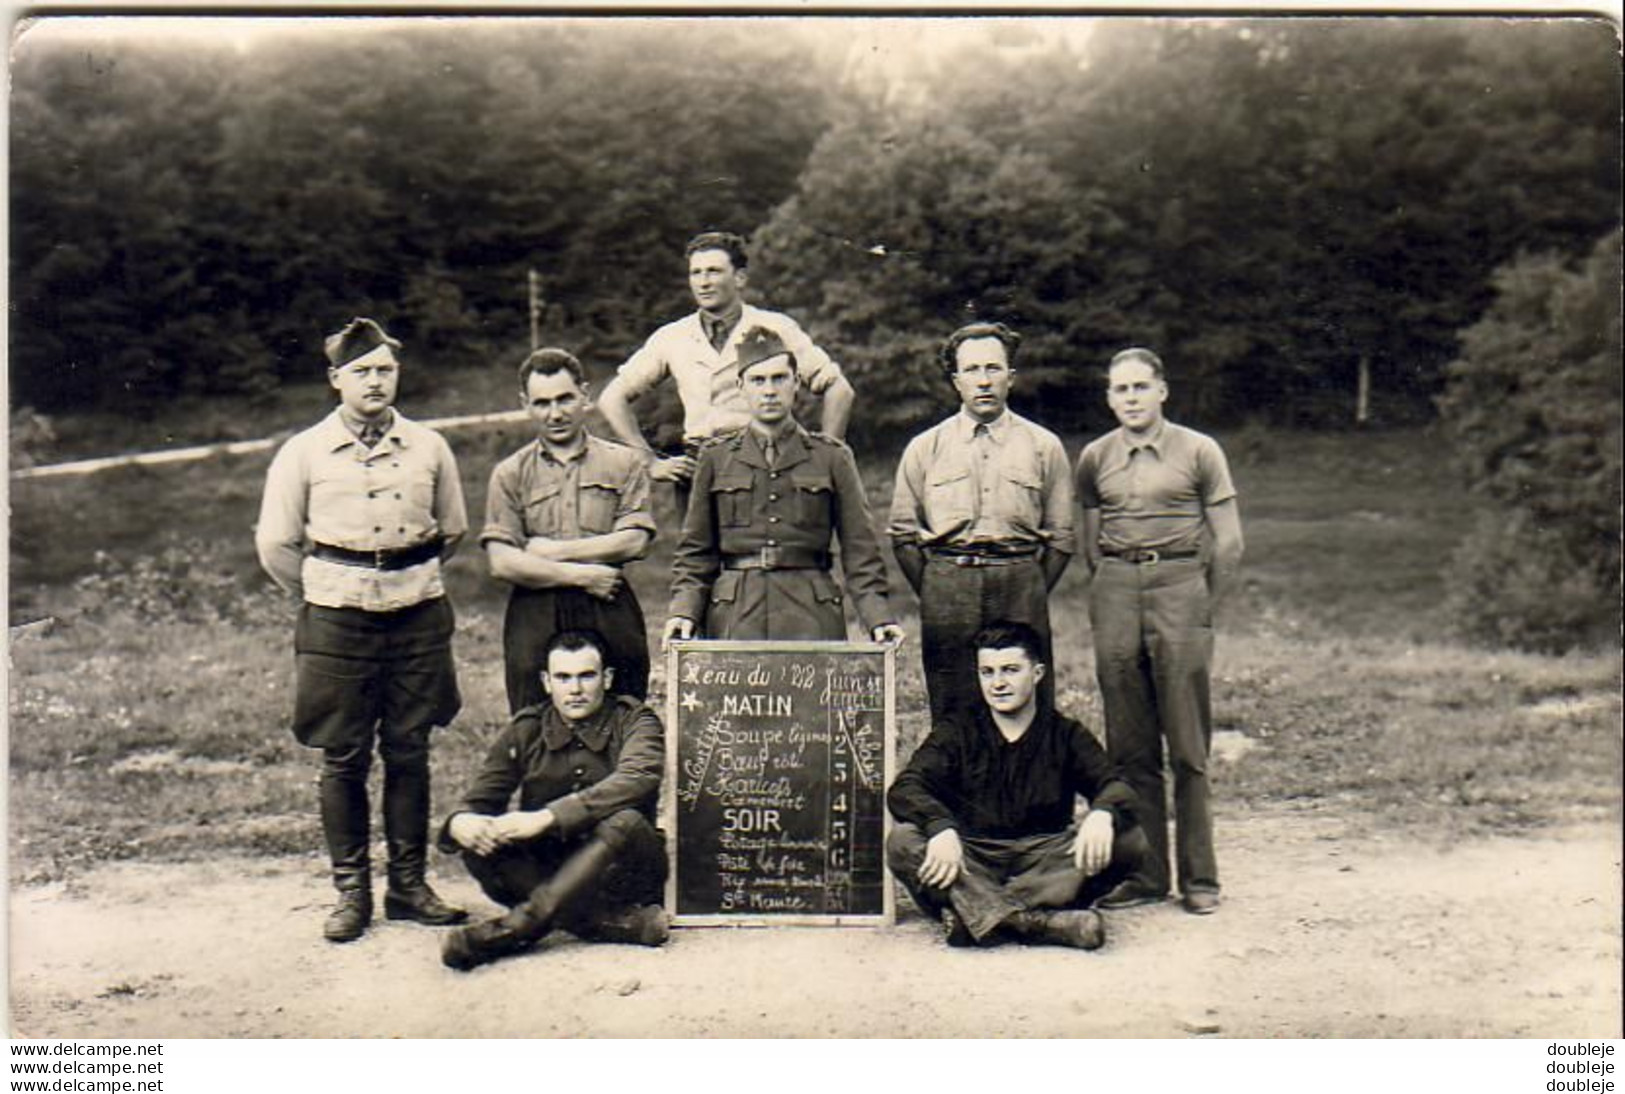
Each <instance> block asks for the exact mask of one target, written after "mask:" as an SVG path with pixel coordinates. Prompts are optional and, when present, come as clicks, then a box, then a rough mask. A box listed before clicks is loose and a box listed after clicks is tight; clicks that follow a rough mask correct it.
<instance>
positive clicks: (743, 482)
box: [711, 478, 756, 528]
mask: <svg viewBox="0 0 1625 1094" xmlns="http://www.w3.org/2000/svg"><path fill="white" fill-rule="evenodd" d="M711 503H712V504H713V505H714V506H716V514H717V523H718V524H719V525H721V526H722V527H724V528H743V527H745V526H746V525H748V524H750V522H751V518H752V515H753V511H754V509H755V508H756V504H755V494H754V492H753V491H752V490H751V481H750V479H748V478H720V479H717V480H716V481H715V482H713V483H712V484H711Z"/></svg>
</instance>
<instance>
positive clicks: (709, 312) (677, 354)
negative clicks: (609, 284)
mask: <svg viewBox="0 0 1625 1094" xmlns="http://www.w3.org/2000/svg"><path fill="white" fill-rule="evenodd" d="M684 255H685V256H686V258H687V260H688V287H689V291H690V292H691V293H693V295H694V303H695V304H697V305H698V306H699V310H698V311H696V312H694V313H693V314H691V315H686V316H684V317H683V318H681V319H679V320H677V321H675V322H672V323H667V324H666V325H665V326H663V327H661V328H660V329H659V330H657V331H655V332H654V333H653V334H651V335H650V336H649V340H648V341H647V342H645V343H644V344H643V346H642V348H640V349H639V350H638V351H637V352H636V353H634V354H633V355H632V356H631V357H629V358H627V360H626V363H625V364H623V365H622V366H621V367H620V369H619V371H618V372H617V373H616V376H615V378H614V379H613V380H611V381H610V382H609V384H608V385H607V386H605V388H604V390H603V392H602V394H600V396H599V398H598V409H599V410H600V411H602V412H603V415H604V420H605V421H606V422H608V423H609V427H610V428H611V429H613V430H614V431H615V435H616V436H617V437H619V438H620V439H621V440H622V441H623V442H625V443H626V444H629V445H631V446H632V447H633V448H637V449H641V450H642V451H644V452H646V453H648V455H649V458H650V460H651V462H650V464H649V476H650V478H652V479H654V480H655V481H656V482H669V483H672V484H673V486H674V487H675V488H676V491H677V517H678V519H679V520H681V519H682V516H683V513H684V511H685V510H687V508H688V485H689V483H690V482H691V481H692V480H693V478H694V467H695V459H696V455H697V453H698V451H699V446H700V444H701V443H702V442H704V441H707V440H710V439H711V438H712V437H716V436H718V435H720V434H723V433H728V432H731V431H733V430H736V429H742V428H744V426H745V425H746V423H748V422H749V421H750V410H749V409H748V408H747V407H746V405H745V402H744V399H743V397H742V396H741V394H740V388H739V360H740V359H739V349H740V343H741V341H742V339H743V337H744V334H745V332H746V331H748V330H751V329H753V328H757V327H763V328H766V329H768V330H770V331H772V332H773V333H774V334H775V335H777V336H778V338H779V339H780V340H781V341H782V342H783V343H784V344H785V346H786V347H787V349H788V351H789V352H790V353H793V354H794V355H795V358H796V366H797V372H798V374H799V376H800V382H801V384H802V386H804V387H805V388H806V389H807V390H808V391H811V392H812V393H813V394H815V395H819V396H821V397H822V398H823V406H824V409H823V418H822V422H821V432H823V433H824V434H825V435H827V436H829V437H833V438H834V439H835V440H840V439H842V438H843V437H845V436H846V423H847V419H848V417H849V416H850V415H851V413H852V385H851V384H849V383H847V381H846V377H845V376H843V375H842V374H841V369H840V367H839V366H838V365H836V364H835V362H834V361H832V360H830V358H829V355H828V354H826V353H825V352H824V351H823V350H821V349H819V348H818V347H817V346H816V345H814V344H813V342H812V339H810V338H808V337H807V335H806V333H805V332H803V331H802V329H801V327H800V326H798V325H797V323H796V321H795V320H794V319H791V318H790V317H789V316H788V315H782V314H780V313H779V312H773V311H767V310H765V309H763V308H757V307H753V306H752V305H750V304H747V303H745V299H744V292H745V283H746V280H747V277H748V273H747V270H746V266H747V265H748V263H749V261H750V259H749V256H748V254H747V253H746V250H745V241H744V240H743V239H741V238H740V237H739V236H737V235H734V234H733V233H732V232H704V233H702V234H700V235H697V236H695V237H694V238H693V239H691V240H689V242H688V246H687V247H686V248H685V249H684ZM668 378H670V379H672V380H674V381H676V383H677V394H678V395H679V396H680V397H681V398H682V401H683V448H684V450H683V452H682V453H681V454H679V455H675V456H658V455H656V454H655V451H654V449H653V448H651V447H650V445H649V442H648V440H647V439H646V438H645V437H644V435H643V430H642V428H641V427H640V426H639V424H638V417H637V414H636V412H634V411H633V409H632V406H631V404H632V403H633V402H635V401H636V400H637V399H638V398H639V397H640V396H642V395H644V394H646V393H647V392H649V391H651V390H653V389H654V388H655V387H656V386H657V385H658V384H660V383H662V382H663V381H665V380H666V379H668Z"/></svg>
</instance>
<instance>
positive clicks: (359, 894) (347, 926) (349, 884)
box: [322, 870, 372, 942]
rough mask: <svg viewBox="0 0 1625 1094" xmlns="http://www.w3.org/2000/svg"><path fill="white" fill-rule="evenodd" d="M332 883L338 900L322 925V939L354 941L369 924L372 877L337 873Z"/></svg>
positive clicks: (363, 872)
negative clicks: (336, 891) (337, 894)
mask: <svg viewBox="0 0 1625 1094" xmlns="http://www.w3.org/2000/svg"><path fill="white" fill-rule="evenodd" d="M333 884H334V886H335V887H336V888H337V889H338V891H339V899H338V903H337V904H335V905H333V910H332V912H330V913H328V916H327V922H325V923H323V924H322V937H324V938H326V939H327V940H328V941H329V942H354V941H355V940H356V939H358V938H360V937H361V936H362V934H363V933H365V932H366V930H367V926H368V924H370V923H371V922H372V876H371V875H370V874H368V873H367V872H366V871H365V870H363V871H361V872H360V873H354V872H350V873H340V874H336V875H335V876H334V878H333Z"/></svg>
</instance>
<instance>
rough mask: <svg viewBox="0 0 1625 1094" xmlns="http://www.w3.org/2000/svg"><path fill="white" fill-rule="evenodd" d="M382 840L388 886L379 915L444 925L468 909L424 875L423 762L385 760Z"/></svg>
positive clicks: (426, 807)
mask: <svg viewBox="0 0 1625 1094" xmlns="http://www.w3.org/2000/svg"><path fill="white" fill-rule="evenodd" d="M384 839H385V842H386V843H387V844H388V847H389V888H388V889H387V890H386V891H385V893H384V915H385V916H386V917H387V918H389V919H404V920H410V921H411V922H414V923H426V924H428V925H429V926H431V927H447V926H450V925H452V924H454V923H461V922H463V921H464V920H465V919H467V918H468V913H467V912H465V911H463V909H461V908H456V907H453V906H452V905H450V904H447V903H446V902H445V901H443V900H441V899H440V897H439V895H438V894H436V893H435V891H434V890H433V889H431V888H429V884H428V882H427V881H425V880H424V870H425V868H426V867H427V865H428V847H429V768H428V763H427V760H426V759H425V760H423V761H422V762H399V763H391V762H389V761H388V760H386V761H385V766H384Z"/></svg>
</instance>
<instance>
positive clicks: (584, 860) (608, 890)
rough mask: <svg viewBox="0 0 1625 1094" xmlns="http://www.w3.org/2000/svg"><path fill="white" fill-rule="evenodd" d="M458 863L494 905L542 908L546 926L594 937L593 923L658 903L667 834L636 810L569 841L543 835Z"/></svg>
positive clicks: (606, 820) (662, 890) (625, 811)
mask: <svg viewBox="0 0 1625 1094" xmlns="http://www.w3.org/2000/svg"><path fill="white" fill-rule="evenodd" d="M463 863H464V865H466V866H467V867H468V872H469V873H470V874H471V875H473V877H474V880H476V881H478V882H479V883H480V888H481V889H483V890H485V895H486V896H488V897H490V898H491V899H492V900H494V901H496V902H497V903H498V904H501V905H503V906H504V907H508V908H516V907H519V906H520V905H523V904H527V903H529V904H535V905H539V906H543V907H545V908H546V909H547V910H548V912H549V917H550V925H551V926H557V927H563V928H565V929H566V930H569V931H573V932H575V933H577V934H591V933H592V929H593V925H594V924H595V923H596V921H597V920H599V919H601V918H603V917H606V916H612V915H614V914H615V913H617V912H619V911H623V910H624V909H626V908H627V907H629V906H631V905H635V904H659V903H661V902H662V900H663V898H664V895H665V885H666V847H665V839H664V837H663V836H662V835H661V834H660V830H659V829H657V828H655V826H654V825H652V824H650V823H649V820H648V818H647V817H645V816H644V815H643V814H642V813H639V812H638V811H637V810H635V809H623V810H621V811H620V812H618V813H615V814H613V815H611V816H609V817H606V818H604V819H603V820H602V821H599V822H598V824H597V825H595V826H594V827H593V829H592V830H591V831H590V832H588V833H586V834H585V835H583V836H579V837H576V838H573V839H569V840H559V839H552V838H549V837H543V838H542V839H539V840H536V841H534V842H531V843H527V844H521V845H512V846H508V847H504V848H502V849H501V850H499V851H497V852H496V853H495V854H493V855H489V856H487V855H478V854H475V853H474V852H473V851H468V850H465V851H464V852H463ZM583 865H585V866H586V868H585V869H582V868H580V867H582V866H583Z"/></svg>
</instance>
